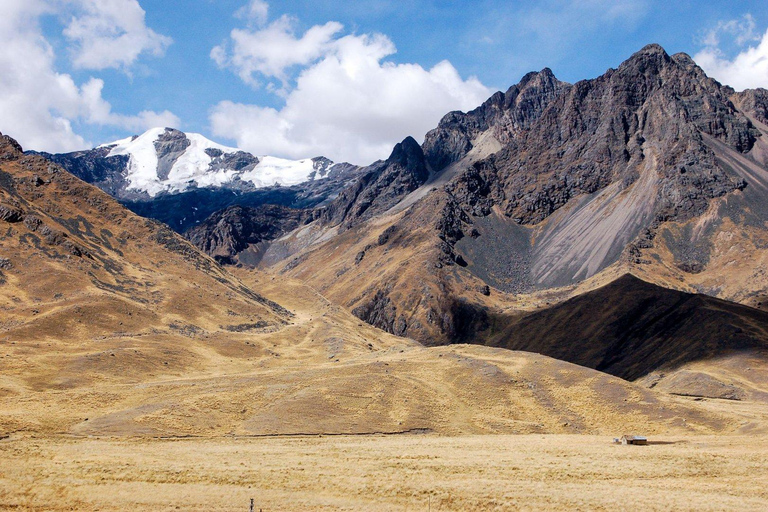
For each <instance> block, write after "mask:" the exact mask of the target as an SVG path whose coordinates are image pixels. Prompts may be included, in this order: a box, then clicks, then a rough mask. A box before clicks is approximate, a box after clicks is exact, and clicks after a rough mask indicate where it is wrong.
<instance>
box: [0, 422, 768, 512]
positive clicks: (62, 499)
mask: <svg viewBox="0 0 768 512" xmlns="http://www.w3.org/2000/svg"><path fill="white" fill-rule="evenodd" d="M652 441H656V442H657V443H658V444H652V445H650V446H644V447H642V446H618V445H613V444H611V439H610V438H608V437H595V436H567V435H523V436H461V437H440V436H431V435H410V436H339V437H301V438H286V437H278V438H262V439H242V438H241V439H227V438H220V439H206V440H175V441H167V440H166V441H158V440H153V441H147V440H133V439H122V440H116V439H68V438H47V439H35V438H13V439H7V440H4V441H0V462H1V463H2V464H0V508H2V509H8V510H84V511H86V510H103V511H105V510H153V511H156V510H187V511H215V510H243V511H246V510H248V503H249V500H250V498H254V499H255V505H256V510H259V509H262V510H263V511H275V510H306V511H309V510H398V511H401V510H425V511H426V510H433V511H439V510H442V511H446V510H512V509H527V510H543V509H547V510H697V511H702V510H765V509H766V508H768V490H766V488H765V481H766V479H768V457H767V456H766V455H767V454H768V439H766V438H765V437H758V438H751V437H745V436H737V437H727V436H726V437H684V436H673V437H660V438H652Z"/></svg>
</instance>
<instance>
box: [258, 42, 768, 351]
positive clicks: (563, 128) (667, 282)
mask: <svg viewBox="0 0 768 512" xmlns="http://www.w3.org/2000/svg"><path fill="white" fill-rule="evenodd" d="M766 97H767V96H766V91H765V90H755V91H744V92H741V93H736V92H735V91H734V90H733V89H731V88H730V87H727V86H724V85H722V84H720V83H718V82H717V81H715V80H713V79H711V78H709V77H708V76H707V75H706V74H705V73H704V72H703V71H702V70H701V68H699V67H698V66H697V65H696V64H695V62H693V60H692V59H691V58H690V57H688V56H687V55H685V54H676V55H669V54H667V53H666V52H665V51H664V49H662V48H661V47H660V46H658V45H649V46H647V47H645V48H643V49H642V50H640V51H639V52H637V53H636V54H634V55H632V56H631V57H630V58H629V59H628V60H627V61H625V62H624V63H622V64H621V65H620V66H619V67H618V68H617V69H610V70H608V71H607V72H606V73H605V74H604V75H602V76H600V77H598V78H595V79H591V80H584V81H581V82H578V83H576V84H567V83H564V82H561V81H559V80H557V79H556V78H555V77H554V76H553V74H552V72H551V71H550V70H549V69H544V70H542V71H540V72H536V73H530V74H528V75H526V76H525V77H523V79H522V80H521V81H520V83H519V84H517V85H515V86H513V87H511V88H510V89H509V90H507V91H506V92H505V93H502V92H499V93H496V94H494V95H493V96H492V97H491V98H489V99H488V101H486V102H485V103H484V104H483V105H481V106H480V107H478V108H477V109H475V110H473V111H471V112H467V113H462V112H452V113H449V114H447V115H446V116H445V117H444V118H443V120H442V121H441V122H440V124H439V126H438V127H437V128H436V129H435V130H433V131H431V132H430V133H428V134H427V136H426V138H425V141H424V144H423V145H421V147H418V145H417V144H415V143H414V142H415V141H412V140H406V141H404V142H403V143H401V144H399V145H398V147H396V148H395V150H394V151H393V155H392V156H391V157H390V158H389V159H388V160H386V161H384V162H377V163H376V164H373V165H372V166H370V167H368V168H365V169H364V170H363V171H361V173H360V175H359V176H358V179H357V180H355V181H354V182H353V183H352V184H351V185H350V186H349V187H348V188H347V189H345V190H344V191H342V192H341V193H340V194H339V196H338V197H337V198H336V199H335V200H333V201H332V202H330V203H329V204H327V205H325V206H322V207H320V208H318V209H317V210H316V211H315V213H313V214H312V215H311V216H308V218H312V219H314V220H312V221H310V222H309V223H307V224H303V225H302V226H301V227H299V228H297V229H296V230H295V231H293V232H288V233H283V232H280V234H279V240H275V241H273V242H269V241H265V240H263V239H260V241H259V244H260V249H259V251H260V253H261V254H264V255H265V256H266V257H265V258H262V259H260V260H259V264H260V265H261V266H262V267H271V268H273V269H274V270H276V271H279V272H284V273H286V274H288V275H291V276H294V277H298V278H300V279H304V280H306V281H307V282H308V283H310V284H311V285H312V286H315V287H316V288H317V289H318V290H320V291H321V293H323V294H324V295H325V296H327V297H329V298H330V299H331V300H334V301H336V302H338V303H340V304H343V305H344V306H346V307H348V308H349V309H350V310H351V311H353V312H354V313H355V314H356V315H358V316H359V317H360V318H361V319H363V320H365V321H368V322H370V323H372V324H374V325H376V326H379V327H381V328H383V329H385V330H388V331H389V332H393V333H396V334H400V335H406V336H410V337H413V338H415V339H418V340H420V341H422V342H425V343H428V344H437V343H445V342H451V341H457V340H475V341H481V342H482V340H485V339H490V338H491V337H492V336H493V332H492V331H493V329H490V330H488V329H487V327H484V323H483V318H484V317H483V314H480V313H479V312H494V311H507V310H521V311H522V310H528V309H531V308H536V307H542V306H546V304H547V303H548V302H549V303H553V302H558V301H561V300H563V299H564V298H568V297H570V296H573V295H574V294H579V293H583V292H584V291H587V290H589V289H591V288H594V287H595V286H598V285H601V284H605V283H607V282H609V281H611V280H613V279H614V278H617V277H618V276H620V275H622V274H624V273H627V272H631V273H633V274H635V275H638V276H640V277H641V278H642V279H644V280H646V281H649V282H652V283H656V284H659V285H661V286H664V287H668V288H674V289H679V290H681V291H686V292H698V293H704V294H708V295H712V296H715V297H719V298H721V299H726V300H732V301H737V302H741V303H744V304H749V305H753V306H757V305H758V304H762V303H763V302H765V303H768V301H767V300H765V299H764V297H766V296H768V277H766V276H768V274H766V270H768V266H766V265H768V251H767V250H766V248H768V245H767V244H766V240H768V233H767V232H766V230H765V225H766V224H765V223H766V222H767V221H768V210H766V209H765V206H764V205H765V204H766V197H765V191H766V190H768V127H766V125H765V123H764V122H763V121H764V118H765V112H766V106H767V105H768V102H767V101H766ZM264 220H266V219H264ZM484 329H485V330H484Z"/></svg>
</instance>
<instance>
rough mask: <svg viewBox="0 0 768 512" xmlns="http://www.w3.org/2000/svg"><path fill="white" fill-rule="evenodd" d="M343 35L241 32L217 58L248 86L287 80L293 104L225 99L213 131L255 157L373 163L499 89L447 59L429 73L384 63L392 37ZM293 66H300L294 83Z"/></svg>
mask: <svg viewBox="0 0 768 512" xmlns="http://www.w3.org/2000/svg"><path fill="white" fill-rule="evenodd" d="M342 30H343V27H342V25H341V24H339V23H335V22H329V23H326V24H325V25H318V26H314V27H312V28H310V29H309V30H308V31H307V32H305V33H304V34H303V35H301V36H297V35H296V33H295V30H294V20H291V19H290V18H286V17H283V18H280V19H278V20H276V21H275V22H273V23H271V24H269V25H268V26H263V27H260V28H257V29H235V30H233V31H232V34H231V38H230V39H231V40H230V41H228V42H227V44H226V45H222V46H219V47H217V48H215V49H214V51H213V53H212V57H213V58H214V60H216V62H217V63H219V64H220V65H223V66H226V67H229V68H232V69H233V70H234V71H235V72H236V73H237V74H238V75H239V76H240V77H241V78H242V79H243V80H244V81H245V82H247V83H251V84H254V83H256V82H258V80H257V79H256V77H260V78H262V79H269V78H276V79H278V80H280V82H281V84H283V88H282V89H281V91H280V92H281V93H282V94H283V96H284V98H285V104H284V105H283V106H282V108H279V109H275V108H269V107H262V106H258V105H247V104H242V103H233V102H231V101H222V102H220V103H219V104H217V105H216V106H215V107H214V108H213V109H212V111H211V115H210V121H211V128H212V131H213V132H214V134H215V135H217V136H220V137H227V138H230V139H234V140H236V141H237V144H238V146H240V147H242V148H244V149H246V150H249V151H251V152H254V153H256V154H274V155H278V156H286V157H292V158H300V157H307V156H316V155H321V154H322V155H324V156H328V157H330V158H332V159H334V160H336V161H342V160H345V161H349V162H353V163H359V164H367V163H370V162H372V161H373V160H376V159H379V158H385V157H386V156H388V154H389V152H390V151H391V150H392V146H393V145H394V144H395V143H397V142H399V141H400V140H402V139H403V138H405V137H406V136H408V135H413V136H416V137H420V136H422V135H423V134H424V133H426V131H428V130H429V129H431V128H433V127H434V126H436V125H437V123H438V121H439V120H440V118H441V117H442V116H443V115H444V114H445V113H447V112H449V111H451V110H468V109H471V108H474V107H476V106H478V105H479V104H480V103H481V102H482V101H484V100H485V99H486V98H487V97H488V96H490V94H491V93H492V91H491V90H490V89H489V88H487V87H486V86H484V85H483V84H482V83H481V82H480V81H479V80H477V79H476V78H469V79H466V80H465V79H463V78H462V77H461V76H460V75H459V73H458V71H457V70H456V68H454V66H453V65H451V63H450V62H448V61H442V62H440V63H438V64H436V65H435V66H434V67H432V68H431V69H424V68H423V67H421V66H420V65H418V64H395V63H393V62H390V61H387V60H385V59H386V58H387V57H389V56H391V55H393V54H394V53H395V52H396V48H395V45H394V44H393V42H392V41H391V40H390V39H389V38H387V37H386V36H384V35H382V34H362V35H354V34H349V35H345V36H339V33H340V32H341V31H342ZM227 45H231V50H229V49H227ZM294 66H300V70H299V71H298V73H297V75H296V77H295V85H293V84H292V83H290V82H291V79H292V75H291V68H292V67H294ZM289 83H290V85H289Z"/></svg>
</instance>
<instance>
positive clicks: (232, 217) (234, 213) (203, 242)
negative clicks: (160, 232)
mask: <svg viewBox="0 0 768 512" xmlns="http://www.w3.org/2000/svg"><path fill="white" fill-rule="evenodd" d="M311 215H312V214H311V212H310V211H308V210H296V209H292V208H287V207H284V206H278V205H263V206H260V207H258V208H249V207H243V206H239V205H235V206H230V207H229V208H226V209H224V210H222V211H219V212H216V213H215V214H213V215H211V216H210V217H208V219H206V220H205V222H203V223H201V224H200V225H198V226H195V227H194V228H192V229H190V230H189V231H187V232H186V233H185V234H184V236H185V237H186V238H187V239H188V240H189V241H191V242H192V243H193V244H194V245H195V246H196V247H197V248H198V249H200V250H201V251H203V252H205V253H207V254H209V255H210V256H213V257H214V258H215V259H216V260H217V261H219V262H221V263H233V262H234V261H235V256H236V255H237V254H238V253H240V252H241V251H244V250H245V249H247V248H248V247H249V246H250V245H252V244H258V243H259V242H262V241H267V240H273V239H275V238H277V237H279V236H281V235H283V234H284V233H287V232H289V231H291V230H293V229H295V228H296V227H298V226H299V225H301V224H303V223H305V222H306V221H308V220H310V219H311Z"/></svg>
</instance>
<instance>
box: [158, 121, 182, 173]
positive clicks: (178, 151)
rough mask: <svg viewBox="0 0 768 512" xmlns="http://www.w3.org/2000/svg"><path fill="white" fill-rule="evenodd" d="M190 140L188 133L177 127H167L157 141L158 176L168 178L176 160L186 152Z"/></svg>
mask: <svg viewBox="0 0 768 512" xmlns="http://www.w3.org/2000/svg"><path fill="white" fill-rule="evenodd" d="M190 144H191V143H190V141H189V139H188V138H187V135H186V134H185V133H184V132H182V131H179V130H176V129H175V128H166V129H165V131H164V132H163V133H161V134H160V136H159V137H158V138H157V140H156V141H155V151H156V152H157V176H158V178H160V179H161V180H165V179H168V175H169V174H170V172H171V169H172V168H173V164H174V163H176V160H178V159H179V157H181V155H183V154H184V151H186V149H187V148H188V147H189V145H190Z"/></svg>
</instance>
